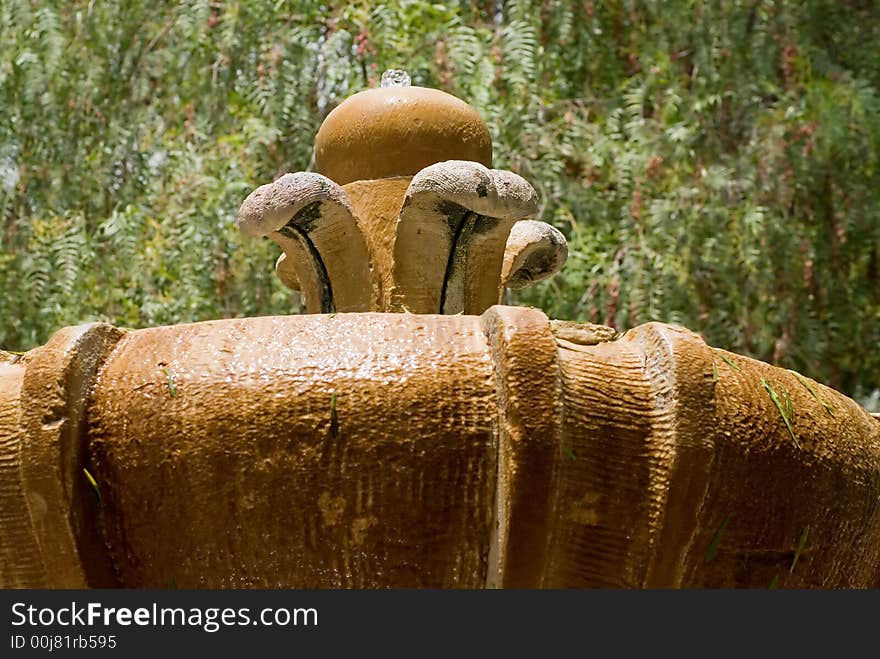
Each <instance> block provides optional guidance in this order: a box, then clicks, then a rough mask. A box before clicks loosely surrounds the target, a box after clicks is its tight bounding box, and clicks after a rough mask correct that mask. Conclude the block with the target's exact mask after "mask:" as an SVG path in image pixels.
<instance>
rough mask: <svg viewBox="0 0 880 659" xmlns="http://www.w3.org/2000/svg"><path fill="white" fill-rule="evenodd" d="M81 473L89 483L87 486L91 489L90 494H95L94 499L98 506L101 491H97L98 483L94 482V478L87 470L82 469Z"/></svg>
mask: <svg viewBox="0 0 880 659" xmlns="http://www.w3.org/2000/svg"><path fill="white" fill-rule="evenodd" d="M83 473H84V474H85V475H86V480H87V481H88V482H89V485H91V487H92V492H94V493H95V499H96V500H97V501H98V505H100V504H101V491H100V490H99V489H98V481H96V480H95V478H94V476H92V475H91V474H90V473H89V470H88V469H86V468H85V467H83Z"/></svg>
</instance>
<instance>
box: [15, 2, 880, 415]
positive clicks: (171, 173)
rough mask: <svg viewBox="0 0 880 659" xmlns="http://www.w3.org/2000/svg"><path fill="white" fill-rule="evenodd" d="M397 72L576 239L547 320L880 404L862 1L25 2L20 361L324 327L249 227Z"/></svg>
mask: <svg viewBox="0 0 880 659" xmlns="http://www.w3.org/2000/svg"><path fill="white" fill-rule="evenodd" d="M398 67H402V68H406V69H407V70H408V71H409V72H410V74H411V75H412V77H413V83H414V84H417V85H426V86H434V87H439V88H442V89H446V90H448V91H450V92H452V93H454V94H457V95H459V96H461V97H463V98H465V99H467V100H468V101H469V102H471V103H473V104H474V105H475V106H477V107H478V108H479V109H480V111H481V112H482V114H483V116H484V117H485V118H486V120H487V122H488V123H489V126H490V129H491V131H492V134H493V138H494V140H495V151H496V166H498V167H503V168H509V169H512V170H513V171H516V172H518V173H520V174H521V175H523V176H525V177H526V178H527V179H528V180H530V181H531V182H533V183H534V184H535V186H536V187H537V188H538V190H539V192H540V194H541V197H542V203H543V218H544V219H545V220H547V221H550V222H552V223H554V224H555V225H556V226H558V227H559V228H560V229H562V230H563V231H564V232H565V233H566V234H567V236H568V237H569V239H570V244H571V258H570V261H569V264H568V265H567V267H566V268H565V270H564V271H563V273H562V274H560V275H559V276H557V277H556V278H554V279H553V280H551V281H550V282H547V283H544V284H542V285H540V286H538V287H537V288H536V289H533V290H529V291H526V292H524V293H521V294H519V301H520V302H523V303H528V304H533V305H535V306H540V307H542V308H544V309H545V310H546V311H547V312H548V313H550V314H551V315H555V316H557V317H563V318H572V319H580V320H590V321H595V322H604V323H607V324H610V325H613V326H615V327H618V328H623V327H629V326H632V325H635V324H637V323H642V322H645V321H648V320H652V319H657V320H664V321H671V322H679V323H682V324H684V325H686V326H688V327H691V328H692V329H694V330H697V331H700V332H702V333H703V335H704V336H705V337H706V338H707V340H708V341H709V342H710V343H712V344H713V345H721V346H724V347H726V348H729V349H731V350H735V351H738V352H742V353H745V354H749V355H752V356H755V357H758V358H760V359H764V360H767V361H771V362H774V363H777V364H780V365H783V366H786V367H788V368H792V369H794V370H797V371H799V372H802V373H805V374H807V375H809V376H811V377H813V378H815V379H817V380H820V381H824V382H828V383H829V384H831V385H832V386H835V387H837V388H839V389H841V390H843V391H845V392H846V393H849V394H852V395H857V396H862V397H863V398H862V400H868V396H869V395H871V392H873V391H875V390H877V389H880V350H878V349H877V346H878V345H880V286H878V270H880V263H878V261H880V256H878V253H880V220H878V218H880V162H878V160H880V155H878V154H880V94H878V89H880V11H878V10H877V8H876V4H875V3H872V2H864V1H858V0H849V1H846V2H840V1H834V2H832V1H831V0H811V1H810V2H805V3H794V2H774V1H770V0H748V1H745V0H739V1H732V2H725V3H714V2H699V1H697V2H684V1H675V2H658V1H656V0H653V1H650V0H644V1H634V0H629V1H624V0H615V1H612V2H602V3H599V2H593V1H587V2H580V3H571V2H561V1H553V0H542V1H541V2H538V1H536V0H511V1H508V2H500V1H497V0H496V1H493V2H457V3H443V4H432V3H428V2H424V1H415V0H396V1H393V2H373V1H369V0H363V1H361V2H354V3H336V2H314V1H311V0H305V1H298V2H284V1H278V2H274V3H273V2H262V1H258V0H249V1H240V2H236V1H220V0H194V1H192V2H188V3H185V4H180V5H177V4H173V3H166V2H161V1H160V2H143V1H140V0H131V1H127V2H119V1H117V2H86V1H85V0H72V1H71V2H67V3H53V2H48V1H47V0H4V2H3V3H0V222H2V229H0V246H2V248H0V286H2V288H3V291H4V295H3V296H2V298H0V318H2V322H0V345H3V346H5V347H8V348H17V349H22V348H28V347H31V346H34V345H37V344H40V343H43V342H44V341H45V340H46V339H47V337H48V336H49V335H50V334H51V333H52V332H53V331H54V330H56V329H57V328H59V327H61V326H63V325H68V324H73V323H78V322H84V321H88V320H107V321H110V322H114V323H117V324H120V325H123V326H128V327H141V326H148V325H157V324H166V323H178V322H186V321H191V320H201V319H207V318H217V317H228V316H249V315H260V314H273V313H289V312H291V311H293V310H295V308H296V305H295V301H294V300H292V299H291V298H290V296H289V294H288V293H287V292H286V291H285V290H284V289H283V287H282V286H281V285H280V284H279V283H278V282H277V281H276V278H275V276H274V273H273V270H272V264H273V262H274V258H275V256H276V255H277V248H276V247H275V246H274V245H273V244H271V243H269V241H242V240H241V239H240V238H239V237H238V236H237V235H236V232H235V230H234V227H233V220H234V215H235V212H236V210H237V208H238V206H239V204H240V202H241V201H242V199H243V198H244V197H245V196H246V194H247V193H248V192H249V191H250V190H251V189H252V188H253V187H255V186H257V185H259V184H261V183H265V182H268V181H270V180H272V179H273V178H275V177H276V176H278V175H280V174H281V173H283V172H286V171H298V170H305V169H307V168H308V167H309V165H310V159H311V148H312V144H313V138H314V134H315V132H316V131H317V128H318V126H319V125H320V122H321V120H322V119H323V116H324V115H325V114H326V113H327V112H328V111H329V110H330V109H332V108H333V107H334V105H335V104H337V103H338V102H339V101H340V100H342V99H343V98H345V97H346V96H348V95H349V94H351V93H353V92H355V91H357V90H359V89H362V88H364V87H365V86H368V85H375V84H377V82H378V78H379V77H380V75H381V72H382V71H383V70H384V69H386V68H398ZM872 400H874V401H876V400H877V397H876V395H875V396H874V398H873V399H872Z"/></svg>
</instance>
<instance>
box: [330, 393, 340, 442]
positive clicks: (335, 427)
mask: <svg viewBox="0 0 880 659" xmlns="http://www.w3.org/2000/svg"><path fill="white" fill-rule="evenodd" d="M330 435H331V436H332V437H338V436H339V416H338V415H337V413H336V394H330Z"/></svg>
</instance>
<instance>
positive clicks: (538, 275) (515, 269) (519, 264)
mask: <svg viewBox="0 0 880 659" xmlns="http://www.w3.org/2000/svg"><path fill="white" fill-rule="evenodd" d="M567 258H568V243H567V242H566V240H565V236H563V235H562V232H560V231H559V230H558V229H556V227H553V226H551V225H549V224H547V223H546V222H538V221H536V220H522V221H521V222H517V223H516V224H514V225H513V228H512V229H511V230H510V236H509V237H508V238H507V246H506V247H505V249H504V265H503V266H502V268H501V281H502V285H503V286H506V287H508V288H525V287H526V286H531V285H532V284H534V283H536V282H539V281H541V280H542V279H547V277H552V276H553V275H555V274H556V273H557V272H559V271H560V270H561V269H562V266H563V265H565V261H566V259H567Z"/></svg>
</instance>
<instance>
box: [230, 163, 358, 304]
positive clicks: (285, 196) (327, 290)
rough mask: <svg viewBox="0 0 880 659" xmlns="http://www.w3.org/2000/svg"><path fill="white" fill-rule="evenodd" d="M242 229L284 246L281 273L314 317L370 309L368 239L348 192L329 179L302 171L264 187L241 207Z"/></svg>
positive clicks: (238, 223)
mask: <svg viewBox="0 0 880 659" xmlns="http://www.w3.org/2000/svg"><path fill="white" fill-rule="evenodd" d="M236 226H238V228H239V230H240V231H241V232H242V233H243V234H244V235H248V236H268V237H270V238H271V239H272V240H274V241H275V242H276V243H278V244H279V245H280V246H281V248H282V249H283V250H284V253H285V259H283V260H281V259H279V261H278V263H277V264H276V272H278V275H279V277H281V280H282V281H283V282H284V284H285V285H286V286H287V287H288V288H294V289H299V290H301V291H302V294H303V298H304V300H305V304H306V309H307V311H308V312H309V313H328V312H332V311H368V310H369V308H370V298H371V292H372V284H371V278H370V269H371V268H370V258H369V255H368V252H367V247H366V243H365V241H364V236H363V234H362V233H361V231H360V228H359V227H358V224H357V219H356V218H355V216H354V211H353V210H352V207H351V203H350V202H349V200H348V197H347V196H346V194H345V191H344V190H343V189H342V188H341V187H340V186H339V185H337V184H336V183H334V182H333V181H331V180H330V179H328V178H327V177H325V176H321V175H320V174H314V173H310V172H297V173H296V174H285V175H284V176H282V177H280V178H279V179H277V180H276V181H275V182H274V183H270V184H268V185H262V186H260V187H259V188H257V189H256V190H254V191H253V192H252V193H251V194H250V195H248V197H247V199H245V201H244V203H243V204H242V205H241V208H240V209H239V211H238V219H237V220H236ZM294 278H295V279H296V282H294V281H293V279H294Z"/></svg>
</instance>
